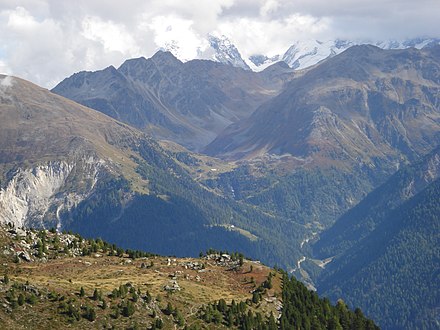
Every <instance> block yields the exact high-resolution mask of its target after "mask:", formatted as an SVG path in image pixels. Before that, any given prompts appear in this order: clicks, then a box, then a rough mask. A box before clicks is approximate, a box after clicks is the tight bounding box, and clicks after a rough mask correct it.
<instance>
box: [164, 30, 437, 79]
mask: <svg viewBox="0 0 440 330" xmlns="http://www.w3.org/2000/svg"><path fill="white" fill-rule="evenodd" d="M206 41H207V43H208V44H209V47H208V48H207V49H206V50H205V51H199V52H198V55H197V59H207V60H212V61H216V62H220V63H224V64H228V65H232V66H235V67H239V68H242V69H245V70H253V71H262V70H264V69H265V68H267V67H268V66H270V65H272V64H274V63H276V62H280V61H281V62H284V63H286V64H287V65H288V66H289V67H291V68H293V69H298V70H300V69H305V68H308V67H310V66H313V65H315V64H317V63H319V62H321V61H323V60H325V59H328V58H330V57H333V56H335V55H337V54H339V53H341V52H343V51H344V50H346V49H348V48H350V47H352V46H356V45H363V44H371V45H374V46H377V47H379V48H382V49H406V48H411V47H413V48H417V49H421V48H423V47H425V46H430V45H436V44H439V43H440V39H436V38H413V39H402V40H345V39H330V40H297V41H295V42H293V43H292V45H291V46H290V47H288V49H287V50H286V51H285V52H284V53H282V54H275V55H270V56H268V55H267V54H250V55H249V57H246V56H244V55H242V53H243V52H240V50H239V48H238V47H237V46H236V45H234V43H233V42H232V41H231V40H230V39H229V38H228V37H226V36H224V35H217V34H208V35H207V37H206ZM178 44H179V43H178V42H171V43H168V44H167V45H164V47H162V49H163V50H165V51H170V52H171V53H173V54H174V55H175V56H176V57H177V58H179V59H180V60H182V61H188V60H191V59H188V58H184V57H182V56H181V52H180V48H179V46H178Z"/></svg>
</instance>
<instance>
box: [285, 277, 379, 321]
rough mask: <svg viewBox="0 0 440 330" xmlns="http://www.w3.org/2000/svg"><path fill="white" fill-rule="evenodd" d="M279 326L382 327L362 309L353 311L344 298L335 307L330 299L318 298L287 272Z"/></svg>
mask: <svg viewBox="0 0 440 330" xmlns="http://www.w3.org/2000/svg"><path fill="white" fill-rule="evenodd" d="M279 327H280V329H282V330H294V329H298V330H309V329H313V330H315V329H316V330H319V329H322V330H324V329H328V330H362V329H365V330H376V329H379V327H378V326H376V325H375V324H374V322H373V321H372V320H369V319H367V318H366V317H365V316H364V315H363V313H362V311H361V310H360V309H359V308H356V309H355V310H354V312H353V311H351V310H349V309H348V308H347V306H346V304H345V303H344V302H343V301H342V300H339V301H338V302H337V304H336V306H333V305H331V303H330V300H328V299H327V298H323V299H322V298H319V296H318V294H317V293H315V292H313V291H310V290H308V289H307V288H306V287H305V286H304V284H302V283H301V282H299V281H297V280H296V279H295V278H293V277H292V278H289V277H288V276H287V274H284V276H283V310H282V314H281V318H280V323H279Z"/></svg>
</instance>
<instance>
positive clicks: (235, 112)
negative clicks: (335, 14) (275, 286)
mask: <svg viewBox="0 0 440 330" xmlns="http://www.w3.org/2000/svg"><path fill="white" fill-rule="evenodd" d="M212 42H213V44H214V45H217V47H220V46H219V43H220V41H218V40H217V41H212ZM216 42H217V44H216ZM420 42H422V41H420ZM222 43H223V45H227V42H226V41H225V40H223V41H222ZM229 46H231V45H229ZM231 47H232V46H231ZM344 47H345V46H344V43H341V44H340V49H341V50H342V48H344ZM347 47H348V46H347ZM235 50H237V49H235ZM237 53H238V50H237V52H235V51H231V52H229V55H231V54H235V55H237ZM231 56H232V55H231ZM57 94H58V95H57ZM439 95H440V46H438V45H431V44H430V45H426V46H425V47H424V48H422V49H416V48H409V49H393V50H384V49H381V48H379V47H376V46H373V45H359V46H352V47H350V48H348V49H346V50H344V51H341V52H340V53H339V54H336V53H335V54H334V56H331V57H329V58H326V59H325V60H323V61H320V62H319V63H317V64H315V65H313V66H310V67H307V68H305V69H301V70H295V69H294V68H292V67H290V66H289V65H288V64H287V63H284V62H278V63H275V64H272V65H270V66H269V67H267V68H265V69H264V70H263V71H261V72H253V71H251V70H247V69H244V68H237V67H235V66H233V65H231V64H230V63H229V64H223V63H218V62H213V61H208V60H192V61H188V62H185V63H183V62H181V61H180V60H178V59H177V58H176V57H174V56H173V55H172V54H171V53H169V52H163V51H160V52H158V53H157V54H155V55H154V56H153V57H152V58H151V59H145V58H139V59H131V60H127V61H126V62H125V63H124V64H123V65H121V67H119V68H118V69H116V68H114V67H109V68H106V69H104V70H101V71H97V72H80V73H77V74H74V75H73V76H71V77H69V78H66V79H65V80H64V81H63V82H61V83H60V84H59V85H58V86H56V87H55V88H54V89H53V91H52V92H50V91H47V90H45V89H42V88H40V87H38V86H35V85H33V84H31V83H29V82H26V81H23V80H21V79H19V78H15V77H9V76H0V156H1V157H0V187H1V190H0V218H1V220H2V222H3V223H8V222H11V223H14V224H15V225H17V226H27V227H43V228H49V227H56V228H58V229H59V230H72V231H75V232H79V233H81V234H82V235H85V236H86V237H102V238H104V239H106V240H108V241H110V242H112V243H117V244H119V245H122V246H123V247H124V248H130V249H143V250H149V251H151V252H154V253H161V254H169V255H178V256H188V255H191V256H195V255H197V254H198V253H199V252H200V251H203V250H206V249H207V248H209V247H214V248H216V249H222V250H232V251H241V252H243V253H245V254H246V255H248V256H250V257H251V258H255V259H259V260H262V261H263V262H265V263H268V264H277V265H279V266H281V267H283V268H285V269H287V270H291V271H292V272H293V273H295V274H300V276H302V278H303V279H304V280H306V281H307V282H308V283H312V284H314V285H315V287H316V288H317V289H318V292H320V293H323V294H325V295H328V296H329V297H330V298H331V299H332V300H333V301H334V302H336V301H337V300H338V299H340V298H342V299H344V300H345V301H346V302H347V304H348V305H349V306H351V307H355V306H356V305H359V306H361V307H362V309H363V310H365V311H366V313H367V315H368V316H371V317H373V318H374V319H375V320H378V322H379V324H380V325H381V326H384V328H387V329H394V328H406V329H410V328H414V327H426V328H429V329H436V328H437V326H438V322H437V321H436V320H437V319H438V318H437V317H436V315H438V314H436V313H437V311H438V308H440V307H439V306H438V304H437V303H436V301H438V299H437V296H436V292H438V290H437V286H438V285H437V284H436V283H438V281H437V277H438V276H437V275H438V274H437V273H438V266H436V261H435V260H436V256H437V255H438V250H439V244H438V228H437V227H438V173H439V168H438V164H439V163H440V162H439V155H438V146H439V145H440V112H439ZM65 97H67V98H69V99H67V98H65ZM76 102H78V103H80V104H81V105H80V104H78V103H76ZM111 117H113V118H111ZM436 148H437V149H436ZM396 171H397V172H396ZM394 173H395V174H394ZM393 174H394V175H393ZM417 243H419V245H418V244H417ZM370 252H371V253H370ZM399 258H400V259H399ZM397 260H398V261H397ZM393 274H394V275H393ZM376 289H377V290H376ZM393 290H395V291H396V292H394V291H393ZM393 292H394V293H393ZM370 293H371V297H369V296H368V295H369V294H370ZM408 293H409V294H408ZM407 294H408V296H407ZM422 297H426V299H425V301H424V300H423V298H422ZM396 300H398V301H399V302H398V303H397V302H396ZM339 304H340V305H339V307H340V309H343V306H345V305H343V303H342V302H341V301H340V302H339ZM381 313H382V314H381ZM293 319H294V317H293V316H292V319H291V321H292V322H293V323H292V324H297V325H298V323H295V322H296V321H293ZM436 322H437V323H436ZM335 326H336V325H335ZM299 327H301V326H299ZM336 328H337V327H336Z"/></svg>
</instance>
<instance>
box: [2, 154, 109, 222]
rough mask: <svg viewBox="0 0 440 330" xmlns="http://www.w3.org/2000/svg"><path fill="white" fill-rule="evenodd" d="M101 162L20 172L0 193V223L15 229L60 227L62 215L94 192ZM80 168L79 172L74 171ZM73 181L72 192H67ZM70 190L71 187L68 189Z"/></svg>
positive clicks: (53, 165) (64, 163) (51, 165)
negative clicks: (7, 224) (10, 225)
mask: <svg viewBox="0 0 440 330" xmlns="http://www.w3.org/2000/svg"><path fill="white" fill-rule="evenodd" d="M101 165H102V162H99V161H96V160H95V159H94V158H92V157H91V158H89V159H84V160H80V161H70V162H69V161H51V162H48V163H46V164H42V165H38V166H35V167H32V168H19V169H18V170H17V171H16V172H15V174H13V176H12V178H11V179H10V180H9V182H8V183H7V184H6V185H5V188H3V189H1V190H0V222H2V223H13V224H14V225H15V226H16V227H24V226H26V227H39V228H41V227H42V228H45V227H46V228H47V227H55V226H56V227H58V228H60V227H61V226H62V224H61V222H62V219H61V218H62V217H61V216H60V214H61V213H62V211H65V210H69V209H71V208H73V207H74V206H76V205H78V203H80V202H81V201H82V200H84V199H85V198H87V196H88V195H89V194H90V193H91V191H92V190H93V188H94V186H95V184H96V182H97V177H98V173H99V170H100V167H101ZM78 168H81V171H76V170H77V169H78ZM74 178H76V179H82V180H81V181H80V185H78V184H76V185H75V189H66V188H67V186H68V184H69V183H70V181H72V180H73V179H74ZM71 188H72V187H71Z"/></svg>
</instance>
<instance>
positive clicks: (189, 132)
mask: <svg viewBox="0 0 440 330" xmlns="http://www.w3.org/2000/svg"><path fill="white" fill-rule="evenodd" d="M276 67H279V66H278V65H277V66H276ZM273 71H274V70H273V69H272V70H270V72H269V73H268V74H266V73H259V74H256V73H254V72H251V71H245V70H242V69H239V68H235V67H233V66H231V65H227V64H220V63H215V62H212V61H201V60H194V61H189V62H186V63H182V62H180V61H179V60H178V59H176V58H175V57H174V56H173V55H172V54H171V53H169V52H162V51H159V52H158V53H156V54H155V55H154V56H153V57H152V58H151V59H145V58H139V59H132V60H127V61H126V62H125V63H123V64H122V65H121V67H120V68H118V69H117V70H116V69H115V68H113V67H109V68H107V69H105V70H102V71H97V72H80V73H77V74H74V75H73V76H71V77H69V78H67V79H65V80H64V81H62V82H61V83H60V84H58V85H57V86H56V87H55V88H54V89H53V92H55V93H57V94H59V95H62V96H65V97H68V98H70V99H72V100H74V101H76V102H79V103H81V104H83V105H86V106H89V107H91V108H93V109H96V110H98V111H101V112H103V113H105V114H108V115H110V116H112V117H113V118H116V119H118V120H121V121H123V122H125V123H128V124H130V125H132V126H134V127H137V128H139V129H141V130H143V131H145V132H147V133H148V134H151V135H152V136H154V137H156V138H158V139H168V140H172V141H174V142H177V143H180V144H182V145H183V146H185V147H187V148H189V149H192V150H198V149H200V148H201V147H203V146H205V145H206V144H208V143H209V142H210V141H211V140H213V139H214V138H215V137H216V136H217V134H218V133H219V132H220V131H222V130H223V129H224V128H225V127H226V126H228V125H229V124H231V123H234V122H236V121H237V120H239V119H242V118H244V117H247V116H248V115H249V114H250V113H252V111H253V110H254V109H255V108H256V107H257V106H259V105H260V104H261V103H262V102H264V101H266V100H267V99H268V98H270V97H271V96H274V95H276V94H277V93H279V91H280V89H281V88H282V86H283V83H284V79H289V78H288V76H289V75H291V71H292V70H290V69H289V70H286V68H283V69H282V72H279V74H278V75H277V76H274V75H273ZM286 71H288V72H286ZM284 77H285V78H284Z"/></svg>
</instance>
